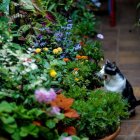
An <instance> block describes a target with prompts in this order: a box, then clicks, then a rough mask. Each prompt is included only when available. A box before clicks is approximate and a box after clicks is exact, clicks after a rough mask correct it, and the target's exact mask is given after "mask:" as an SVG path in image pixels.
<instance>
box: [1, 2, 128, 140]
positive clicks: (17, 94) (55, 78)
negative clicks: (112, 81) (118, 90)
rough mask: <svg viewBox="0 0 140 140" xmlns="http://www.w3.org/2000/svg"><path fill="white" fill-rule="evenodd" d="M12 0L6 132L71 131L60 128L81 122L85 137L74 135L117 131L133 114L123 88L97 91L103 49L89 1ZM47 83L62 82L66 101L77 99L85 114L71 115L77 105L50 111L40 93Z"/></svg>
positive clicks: (5, 60) (4, 61)
mask: <svg viewBox="0 0 140 140" xmlns="http://www.w3.org/2000/svg"><path fill="white" fill-rule="evenodd" d="M9 2H10V1H3V3H2V4H1V5H0V6H1V7H0V10H1V11H2V15H0V20H1V22H0V101H1V102H0V115H1V117H0V124H1V127H0V135H1V136H4V137H6V138H7V139H14V140H22V139H41V140H45V139H47V140H57V139H59V138H60V139H62V138H63V137H71V136H69V135H68V134H67V133H63V132H62V131H61V129H60V128H59V127H60V126H61V125H64V124H63V123H65V124H66V125H68V126H73V125H75V127H76V128H77V131H78V136H80V137H82V139H80V138H79V137H78V136H72V139H73V140H87V138H85V137H89V136H94V137H102V136H105V135H106V134H109V133H111V132H113V131H115V129H116V128H117V126H118V125H119V123H120V117H125V116H126V115H127V113H126V112H125V104H124V102H123V101H122V102H121V97H120V96H118V95H117V94H114V93H104V92H103V91H91V89H92V90H94V89H96V88H98V87H100V86H101V82H102V81H100V80H99V79H98V78H97V77H96V76H95V73H96V72H97V71H98V70H99V62H100V61H101V60H102V59H103V54H102V51H101V44H100V43H99V41H98V40H96V38H95V35H96V32H97V26H96V18H95V16H94V15H93V13H91V12H90V11H89V9H87V8H85V7H86V6H87V4H89V1H84V0H81V1H73V0H70V1H69V0H67V1H63V0H59V2H58V1H56V0H48V1H45V0H43V1H41V0H36V1H35V0H19V1H18V2H15V1H11V2H10V3H9ZM9 4H10V10H11V11H10V14H11V15H9V17H8V16H7V17H6V16H4V14H3V12H5V11H6V8H7V6H8V5H9ZM16 5H18V8H19V9H20V10H19V11H16V10H17V7H16ZM15 9H16V10H15ZM15 11H16V12H15ZM16 24H17V25H16ZM66 60H67V61H66ZM42 87H45V88H46V89H50V88H54V89H60V88H61V89H62V90H63V93H64V94H65V95H66V96H67V97H70V98H69V102H66V104H71V102H73V99H74V100H75V104H74V106H73V107H74V108H75V109H76V110H77V111H78V113H79V115H80V117H79V119H78V120H76V119H74V118H70V119H67V118H66V117H65V113H66V114H67V115H69V116H70V115H71V113H73V112H72V111H73V110H69V111H70V112H67V111H68V110H63V111H62V112H61V113H60V114H55V115H50V112H49V111H50V110H51V106H50V105H49V104H41V103H37V102H36V100H35V97H34V96H35V95H34V91H35V90H36V89H38V88H42ZM58 93H59V91H58ZM71 98H73V99H71ZM65 100H66V101H67V99H65ZM60 110H61V108H60ZM68 113H69V114H68ZM113 113H114V114H113ZM59 125H60V126H59ZM58 126H59V127H58ZM112 126H113V129H111V127H112ZM91 130H92V131H91ZM103 132H104V133H103ZM59 135H60V136H59Z"/></svg>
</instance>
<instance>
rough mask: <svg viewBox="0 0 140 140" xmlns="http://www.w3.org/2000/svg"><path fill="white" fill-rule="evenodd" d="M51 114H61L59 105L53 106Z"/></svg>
mask: <svg viewBox="0 0 140 140" xmlns="http://www.w3.org/2000/svg"><path fill="white" fill-rule="evenodd" d="M50 114H51V115H59V114H60V108H59V107H57V106H53V107H52V108H51V111H50Z"/></svg>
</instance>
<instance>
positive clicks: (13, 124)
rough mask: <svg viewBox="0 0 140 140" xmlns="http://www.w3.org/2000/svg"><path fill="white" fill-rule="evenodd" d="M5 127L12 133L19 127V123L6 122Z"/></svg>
mask: <svg viewBox="0 0 140 140" xmlns="http://www.w3.org/2000/svg"><path fill="white" fill-rule="evenodd" d="M4 129H5V130H6V131H7V132H8V133H10V134H12V133H14V132H15V129H17V124H15V123H12V124H4Z"/></svg>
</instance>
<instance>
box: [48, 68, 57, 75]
mask: <svg viewBox="0 0 140 140" xmlns="http://www.w3.org/2000/svg"><path fill="white" fill-rule="evenodd" d="M56 75H57V73H56V71H55V70H54V69H52V70H50V76H51V77H56Z"/></svg>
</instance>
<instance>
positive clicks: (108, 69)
mask: <svg viewBox="0 0 140 140" xmlns="http://www.w3.org/2000/svg"><path fill="white" fill-rule="evenodd" d="M116 73H117V67H116V64H115V62H112V63H111V62H110V61H108V60H107V61H106V63H105V64H104V65H103V67H102V69H101V70H100V71H99V72H98V73H97V75H98V76H99V77H101V78H103V77H104V76H108V75H110V76H113V75H116Z"/></svg>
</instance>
